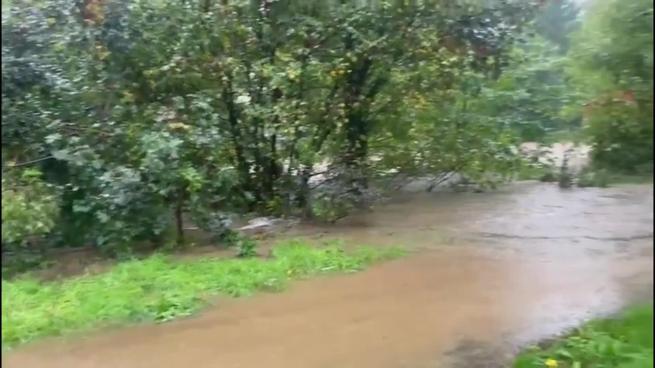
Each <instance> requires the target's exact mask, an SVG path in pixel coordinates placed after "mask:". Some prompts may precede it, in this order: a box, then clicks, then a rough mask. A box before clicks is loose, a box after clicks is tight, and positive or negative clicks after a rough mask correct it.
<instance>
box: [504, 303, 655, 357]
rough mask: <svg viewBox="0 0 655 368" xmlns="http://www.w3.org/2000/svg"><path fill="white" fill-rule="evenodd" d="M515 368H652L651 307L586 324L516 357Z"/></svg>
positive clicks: (643, 307) (642, 307)
mask: <svg viewBox="0 0 655 368" xmlns="http://www.w3.org/2000/svg"><path fill="white" fill-rule="evenodd" d="M514 367H515V368H537V367H558V368H610V367H611V368H652V367H653V305H646V306H638V307H633V308H632V309H629V310H627V311H626V312H624V313H623V314H621V315H620V316H618V317H617V318H612V319H603V320H596V321H592V322H589V323H587V324H585V325H584V326H582V327H581V328H579V329H578V330H576V331H574V332H573V333H572V334H571V335H569V336H567V337H565V338H563V339H561V340H558V341H556V342H554V343H553V344H550V345H549V346H547V347H544V348H532V349H529V350H527V351H526V352H524V353H522V354H521V355H519V356H518V357H517V359H516V361H515V363H514Z"/></svg>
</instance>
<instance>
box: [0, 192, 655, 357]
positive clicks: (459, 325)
mask: <svg viewBox="0 0 655 368" xmlns="http://www.w3.org/2000/svg"><path fill="white" fill-rule="evenodd" d="M652 221H653V189H652V185H643V186H622V187H618V188H611V189H572V190H560V189H559V188H557V186H553V185H547V184H537V183H520V184H515V185H511V186H508V187H506V188H504V189H502V190H500V191H498V192H495V193H483V194H481V193H456V194H454V193H431V194H430V193H404V194H400V195H399V196H397V197H396V198H394V199H393V200H392V201H390V202H389V203H387V204H385V205H381V206H379V207H378V208H376V209H374V210H373V211H372V212H369V213H366V214H359V215H357V216H354V217H352V218H349V219H346V220H345V221H344V222H343V223H341V224H339V225H337V226H334V227H325V228H320V227H309V226H306V227H304V228H300V229H298V230H297V234H296V235H306V236H310V237H317V238H320V237H326V238H332V237H339V238H342V239H344V240H346V241H347V242H348V243H351V244H380V245H387V244H389V245H390V244H394V245H402V246H406V247H408V248H409V249H410V250H411V251H412V254H411V255H410V256H408V257H405V258H403V259H400V260H396V261H392V262H389V263H385V264H381V265H378V266H375V267H372V268H371V269H369V270H367V271H364V272H361V273H357V274H351V275H341V276H330V277H325V278H319V279H314V280H308V281H304V282H299V283H296V284H295V285H293V286H292V287H291V288H290V289H289V290H287V291H285V292H283V293H280V294H260V295H257V296H254V297H251V298H245V299H237V300H222V301H220V303H219V306H217V307H216V308H213V309H210V310H208V311H206V312H204V313H202V314H200V315H198V316H196V317H194V318H190V319H186V320H179V321H176V322H172V323H168V324H164V325H156V326H152V325H149V326H135V327H131V328H126V329H120V330H116V331H110V332H106V331H105V332H101V333H97V334H94V335H92V336H89V337H88V338H85V339H75V340H71V341H62V340H57V341H45V342H42V343H37V344H34V345H31V346H26V347H23V348H20V349H18V350H17V351H14V352H12V353H10V354H7V355H5V356H3V358H2V361H3V364H7V365H6V367H21V368H31V367H39V368H41V367H57V368H58V367H66V368H78V367H121V368H136V367H158V368H162V367H189V368H192V367H193V368H200V367H203V368H205V367H207V368H209V367H212V368H213V367H221V368H232V367H234V368H236V367H243V368H251V367H253V368H254V367H267V368H278V367H280V368H282V367H284V368H296V367H297V368H314V367H316V368H334V367H340V368H349V367H352V368H369V367H370V368H374V367H375V368H403V367H408V368H409V367H411V368H423V367H426V368H427V367H440V368H441V367H446V368H448V367H453V368H457V367H471V368H476V367H480V368H481V367H485V368H487V367H506V366H508V361H509V360H510V359H511V356H512V354H514V353H515V352H516V350H517V349H518V347H520V346H523V345H525V344H528V343H531V342H534V341H537V340H539V339H543V338H547V337H550V336H552V335H554V334H557V333H560V332H562V331H563V330H566V329H567V328H570V327H572V326H575V325H576V324H578V323H580V322H581V321H584V320H586V319H588V318H591V317H594V316H600V315H604V314H608V313H612V312H615V311H616V310H618V309H620V308H621V307H623V306H624V305H626V304H627V303H630V302H633V301H639V300H647V299H651V298H652V286H653V226H652Z"/></svg>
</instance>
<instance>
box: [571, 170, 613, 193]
mask: <svg viewBox="0 0 655 368" xmlns="http://www.w3.org/2000/svg"><path fill="white" fill-rule="evenodd" d="M577 185H578V186H579V187H580V188H587V187H598V188H606V187H607V186H608V185H609V174H608V173H607V170H603V169H597V170H591V169H585V170H582V171H581V172H580V174H579V175H578V178H577Z"/></svg>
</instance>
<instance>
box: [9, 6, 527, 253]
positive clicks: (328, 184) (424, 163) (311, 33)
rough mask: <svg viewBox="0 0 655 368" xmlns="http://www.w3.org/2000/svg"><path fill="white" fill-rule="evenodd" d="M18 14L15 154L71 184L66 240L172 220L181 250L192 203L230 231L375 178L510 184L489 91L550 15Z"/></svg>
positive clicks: (131, 236) (143, 10)
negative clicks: (446, 177) (439, 175)
mask: <svg viewBox="0 0 655 368" xmlns="http://www.w3.org/2000/svg"><path fill="white" fill-rule="evenodd" d="M8 10H9V11H7V12H3V25H2V27H3V49H2V53H3V54H2V56H3V60H2V63H3V87H2V99H3V112H2V113H3V133H2V139H3V167H4V168H5V169H6V171H12V170H13V171H15V172H18V171H19V170H21V168H23V167H25V166H26V165H27V166H29V167H31V169H38V170H40V171H41V172H42V173H43V180H45V182H47V183H50V184H53V185H55V186H56V188H57V190H56V192H57V195H58V196H59V197H60V198H59V201H58V203H60V209H59V211H58V212H59V215H57V217H56V221H57V226H56V229H57V234H55V235H59V241H60V242H62V243H66V244H69V245H73V244H82V243H88V242H92V243H95V244H97V245H99V246H102V247H103V248H104V249H111V250H116V249H120V248H121V247H123V246H128V245H129V244H132V243H133V242H134V241H137V240H151V241H156V242H161V241H167V239H169V238H170V237H169V236H168V229H170V228H171V226H170V225H171V220H173V224H174V225H175V226H174V228H175V229H176V234H177V235H176V236H175V237H174V240H175V241H177V242H178V243H182V242H183V241H184V234H183V227H184V226H183V217H184V216H183V214H184V213H190V214H191V215H192V217H193V218H194V220H195V222H196V223H198V224H200V225H201V226H203V227H205V228H208V229H209V230H211V231H214V232H215V233H217V234H220V233H221V232H222V231H223V230H224V228H225V225H226V218H225V216H224V213H225V212H233V211H258V212H268V213H272V214H294V213H302V214H305V215H321V216H327V217H338V216H339V215H340V214H341V213H342V212H343V211H344V210H347V209H348V208H350V207H352V206H355V205H359V204H361V203H362V200H363V199H364V198H366V197H367V196H368V194H369V193H370V191H371V188H370V179H372V178H376V177H377V176H378V175H386V174H388V173H389V172H394V171H395V172H401V171H402V172H406V173H407V174H414V175H416V174H425V173H431V174H434V173H435V172H453V171H457V172H461V173H464V174H466V175H468V176H470V177H471V178H474V179H476V180H478V181H479V182H480V183H482V184H493V183H494V182H495V181H496V180H498V179H501V178H503V177H505V176H506V175H505V174H507V173H508V172H510V171H511V169H512V167H513V163H514V162H515V156H513V154H512V151H511V149H510V145H511V144H512V143H513V138H512V137H511V134H510V131H509V130H508V129H507V128H508V126H507V124H504V123H503V122H501V121H500V120H499V119H498V118H497V117H494V116H493V113H492V111H491V110H490V109H489V106H490V102H489V98H491V97H490V94H489V93H488V91H489V89H490V88H491V87H492V86H494V85H496V84H497V83H502V75H503V74H502V73H503V71H504V70H505V69H506V68H507V66H508V65H510V63H511V62H512V56H511V53H510V52H511V50H512V46H513V45H514V43H515V41H516V39H517V38H518V37H520V36H521V35H522V32H521V30H522V29H521V27H522V25H524V24H525V23H526V22H527V21H528V20H529V19H531V16H532V15H533V10H534V7H533V6H532V4H530V3H527V2H522V1H517V2H506V1H493V2H489V4H486V5H481V4H479V3H478V4H476V3H469V2H466V1H462V2H452V1H437V0H434V1H428V0H424V1H419V0H413V1H401V0H397V1H354V0H353V1H302V0H284V1H283V0H278V1H270V0H261V1H245V0H244V1H208V0H202V1H177V0H175V1H173V0H170V1H168V0H162V1H156V2H153V1H123V0H111V1H110V0H107V1H82V2H80V3H71V2H69V1H64V0H47V1H39V2H33V1H27V0H25V1H16V2H13V3H12V5H11V7H10V8H9V9H8ZM494 98H495V97H494ZM27 163H30V164H29V165H28V164H27ZM12 166H13V167H12ZM319 174H320V175H322V176H323V177H324V181H323V182H321V185H320V186H317V185H316V184H312V183H313V182H312V180H311V179H312V178H313V177H315V176H317V175H319ZM3 175H4V174H3ZM16 198H22V197H16ZM4 208H5V203H4V202H3V210H4ZM53 216H54V214H53ZM3 226H5V224H4V223H3ZM82 229H83V230H82ZM39 233H42V231H39ZM51 239H58V238H57V237H53V236H51ZM117 247H118V248H117Z"/></svg>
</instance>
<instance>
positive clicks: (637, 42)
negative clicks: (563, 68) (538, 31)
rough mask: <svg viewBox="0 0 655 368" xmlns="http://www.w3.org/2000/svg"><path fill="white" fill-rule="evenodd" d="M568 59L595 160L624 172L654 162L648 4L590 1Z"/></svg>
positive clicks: (651, 50) (650, 37)
mask: <svg viewBox="0 0 655 368" xmlns="http://www.w3.org/2000/svg"><path fill="white" fill-rule="evenodd" d="M569 59H570V65H569V74H570V76H571V79H572V85H573V86H575V87H576V88H577V89H578V90H579V93H580V99H579V100H578V101H577V102H578V103H582V104H584V105H585V109H584V110H583V113H584V119H585V125H586V128H587V130H588V132H589V135H590V137H591V138H592V142H593V144H594V151H593V156H594V160H595V162H596V163H597V164H600V165H609V166H610V167H612V168H615V169H621V170H628V171H634V170H636V169H638V167H639V166H643V165H646V166H649V165H650V166H652V159H653V4H652V2H649V1H645V0H639V1H631V2H621V1H615V0H599V1H596V2H594V3H593V4H592V5H591V6H590V8H589V9H588V10H587V13H586V15H585V18H584V22H583V24H582V28H581V29H580V31H579V32H577V34H575V36H574V38H573V44H572V48H571V51H570V55H569Z"/></svg>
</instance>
